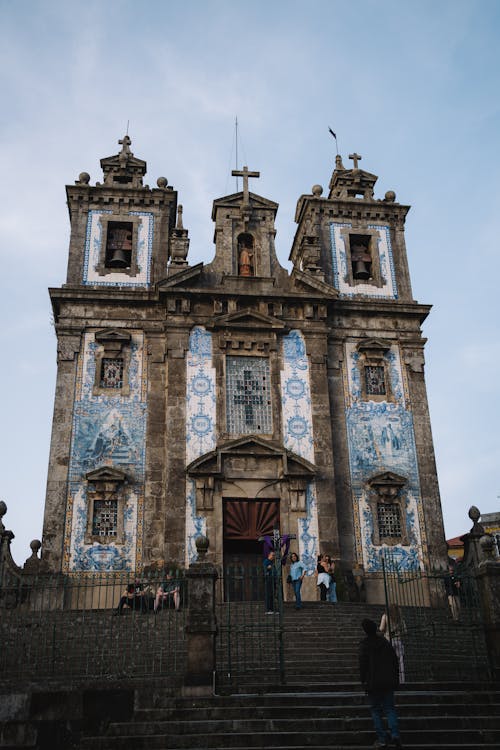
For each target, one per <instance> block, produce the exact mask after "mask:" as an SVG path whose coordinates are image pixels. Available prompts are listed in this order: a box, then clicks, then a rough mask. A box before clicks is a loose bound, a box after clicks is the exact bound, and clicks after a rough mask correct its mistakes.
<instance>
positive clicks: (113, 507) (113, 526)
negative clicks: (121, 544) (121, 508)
mask: <svg viewBox="0 0 500 750" xmlns="http://www.w3.org/2000/svg"><path fill="white" fill-rule="evenodd" d="M117 531H118V500H102V499H101V500H98V499H95V500H94V515H93V518H92V536H116V534H117Z"/></svg>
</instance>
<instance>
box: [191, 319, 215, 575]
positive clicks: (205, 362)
mask: <svg viewBox="0 0 500 750" xmlns="http://www.w3.org/2000/svg"><path fill="white" fill-rule="evenodd" d="M216 406H217V401H216V394H215V367H214V366H213V363H212V334H211V333H209V332H207V331H206V330H205V329H204V328H203V327H202V326H196V327H195V328H193V330H192V331H191V335H190V337H189V351H188V353H187V357H186V465H189V464H190V463H191V462H192V461H194V460H195V459H196V458H199V457H200V456H203V454H205V453H208V452H209V451H211V450H213V449H214V448H215V445H216ZM205 529H206V519H205V518H204V517H202V516H197V515H196V500H195V490H194V483H193V482H191V480H188V481H187V482H186V563H187V564H189V563H191V562H193V561H195V560H196V547H195V544H194V540H195V539H196V537H197V536H199V535H200V534H204V533H205V531H204V530H205Z"/></svg>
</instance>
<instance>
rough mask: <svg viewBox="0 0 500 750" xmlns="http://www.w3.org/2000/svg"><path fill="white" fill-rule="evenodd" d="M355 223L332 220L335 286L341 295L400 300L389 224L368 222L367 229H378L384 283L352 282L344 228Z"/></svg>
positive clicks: (346, 228)
mask: <svg viewBox="0 0 500 750" xmlns="http://www.w3.org/2000/svg"><path fill="white" fill-rule="evenodd" d="M351 227H352V224H348V223H341V222H336V221H332V222H330V246H331V252H332V267H333V285H334V287H335V288H336V289H338V290H339V293H340V295H341V296H342V297H355V296H358V295H363V296H365V297H374V298H377V297H379V298H382V299H397V298H398V289H397V285H396V275H395V270H394V258H393V253H392V245H391V236H390V230H389V227H388V226H386V225H378V224H369V225H368V227H367V228H368V229H371V230H375V232H376V245H377V252H378V260H379V266H380V276H381V279H382V285H381V286H375V285H374V284H368V283H367V284H361V283H357V284H356V285H354V286H353V285H351V283H350V278H351V275H350V273H349V269H348V267H347V263H348V261H347V252H346V246H345V230H348V229H350V228H351Z"/></svg>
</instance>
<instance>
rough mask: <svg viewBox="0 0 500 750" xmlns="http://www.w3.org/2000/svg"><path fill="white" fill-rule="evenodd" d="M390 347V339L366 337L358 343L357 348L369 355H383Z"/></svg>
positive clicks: (361, 352)
mask: <svg viewBox="0 0 500 750" xmlns="http://www.w3.org/2000/svg"><path fill="white" fill-rule="evenodd" d="M390 348H391V343H390V341H386V340H385V339H366V340H363V341H362V342H361V343H359V344H358V346H357V350H358V352H360V354H367V355H368V356H369V357H373V356H374V355H375V356H378V357H383V356H384V354H385V353H386V352H388V351H389V349H390Z"/></svg>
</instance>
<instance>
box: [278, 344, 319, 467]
mask: <svg viewBox="0 0 500 750" xmlns="http://www.w3.org/2000/svg"><path fill="white" fill-rule="evenodd" d="M281 408H282V418H283V442H284V445H285V447H286V448H287V449H288V450H290V451H293V452H294V453H297V455H299V456H302V457H303V458H305V459H307V460H308V461H310V462H311V463H314V437H313V425H312V409H311V386H310V377H309V360H308V358H307V354H306V347H305V342H304V337H303V335H302V333H301V332H300V331H290V333H289V334H288V335H287V336H285V337H284V339H283V370H282V372H281Z"/></svg>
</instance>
